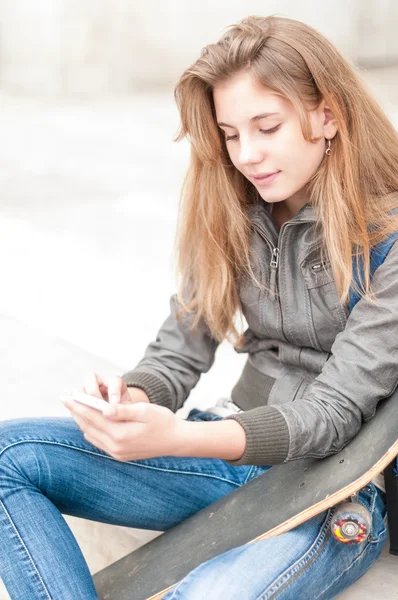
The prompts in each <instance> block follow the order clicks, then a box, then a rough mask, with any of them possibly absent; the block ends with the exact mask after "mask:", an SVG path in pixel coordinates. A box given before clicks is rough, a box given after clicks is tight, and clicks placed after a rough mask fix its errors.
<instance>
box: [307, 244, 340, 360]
mask: <svg viewBox="0 0 398 600" xmlns="http://www.w3.org/2000/svg"><path fill="white" fill-rule="evenodd" d="M300 268H301V273H302V275H303V279H304V283H305V293H306V295H307V304H308V306H309V310H310V316H311V322H310V323H309V324H308V326H309V329H310V331H311V334H312V338H313V340H314V345H315V347H316V349H318V350H323V351H325V352H330V349H331V347H332V345H333V342H334V340H335V338H336V336H337V334H338V333H340V332H341V331H342V330H343V329H344V327H345V325H346V322H347V312H346V309H345V307H344V306H343V304H342V303H341V301H340V298H339V295H338V291H337V287H336V282H335V280H334V276H333V272H332V268H331V264H330V262H329V261H326V262H322V261H321V259H320V257H319V256H318V257H314V256H312V257H309V258H307V259H305V260H304V261H303V262H302V263H301V265H300Z"/></svg>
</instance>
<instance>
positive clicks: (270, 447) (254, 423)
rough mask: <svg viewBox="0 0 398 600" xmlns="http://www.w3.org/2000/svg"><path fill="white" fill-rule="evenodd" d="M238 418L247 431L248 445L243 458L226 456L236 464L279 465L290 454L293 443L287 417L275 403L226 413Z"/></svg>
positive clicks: (229, 461)
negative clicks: (290, 446) (233, 458)
mask: <svg viewBox="0 0 398 600" xmlns="http://www.w3.org/2000/svg"><path fill="white" fill-rule="evenodd" d="M225 419H234V421H238V423H240V425H241V426H242V427H243V429H244V430H245V433H246V448H245V452H244V454H243V456H242V457H241V458H240V459H239V460H226V461H225V462H227V463H228V464H230V465H232V466H239V465H276V464H279V463H283V462H284V461H285V459H286V458H287V455H288V452H289V445H290V435H289V428H288V425H287V422H286V419H285V417H284V416H283V415H282V413H281V412H280V411H279V410H278V409H277V408H275V407H274V406H259V407H257V408H253V409H252V410H248V411H245V412H240V413H236V414H233V415H228V416H227V417H224V420H225Z"/></svg>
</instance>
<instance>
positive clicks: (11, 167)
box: [0, 69, 398, 600]
mask: <svg viewBox="0 0 398 600" xmlns="http://www.w3.org/2000/svg"><path fill="white" fill-rule="evenodd" d="M397 75H398V69H385V70H379V71H374V72H372V73H370V74H369V81H370V85H371V86H372V87H373V89H374V90H375V92H376V95H377V96H378V97H379V99H380V101H381V102H382V104H383V106H384V108H385V110H386V111H387V113H388V114H389V116H390V117H391V118H392V119H393V121H394V122H395V123H396V124H397V125H398V110H397V106H398V104H397V100H398V77H397ZM1 105H2V110H1V111H0V133H1V139H2V144H1V145H0V181H1V187H2V200H1V203H0V213H1V219H0V255H1V256H2V257H3V260H2V281H3V286H2V294H1V296H0V332H1V335H0V353H1V359H2V364H3V369H2V370H1V373H0V384H1V385H2V389H3V392H4V394H3V403H2V405H1V406H0V419H2V420H3V419H9V418H17V417H25V416H45V415H53V416H61V415H63V416H65V415H66V414H69V413H67V411H66V409H65V408H64V407H63V406H62V405H61V404H60V403H59V401H58V397H59V396H60V395H61V394H62V393H64V392H68V391H70V390H71V389H72V388H73V387H76V386H80V385H81V383H82V378H83V376H84V374H85V373H87V372H88V371H96V372H97V373H100V374H103V375H108V374H111V373H116V374H119V375H121V374H122V373H123V372H124V371H125V370H127V369H129V368H132V367H134V366H135V364H136V363H137V362H138V360H139V359H140V358H141V357H142V355H143V353H144V350H145V348H146V345H147V344H148V343H149V341H150V340H152V339H153V338H154V336H155V335H156V332H157V330H158V328H159V327H160V325H161V323H162V322H163V320H164V319H165V318H166V316H167V314H168V299H169V296H170V295H171V293H173V292H174V291H175V287H176V284H175V281H174V278H173V262H172V251H173V239H174V232H175V225H176V218H177V209H178V196H179V189H180V185H181V182H182V178H183V175H184V172H185V169H186V166H187V164H188V156H189V153H188V147H187V145H186V144H185V143H184V142H183V143H180V144H178V145H177V144H173V143H172V141H171V140H172V138H173V136H174V135H175V133H176V130H177V127H178V114H177V111H176V108H175V107H174V103H173V98H172V92H171V91H170V92H168V93H156V94H155V93H154V94H145V95H144V94H143V95H141V96H135V97H131V98H123V99H120V98H119V99H116V98H109V99H102V100H101V101H98V102H81V103H77V102H75V103H61V102H56V103H55V102H43V101H35V100H33V99H29V100H26V99H20V98H10V97H2V98H1ZM245 358H246V357H244V356H239V355H237V354H236V353H235V352H234V351H233V350H232V348H231V347H230V346H228V345H227V344H221V346H220V347H219V349H218V351H217V360H216V365H215V366H214V367H213V369H211V371H210V372H209V373H207V374H206V375H204V376H203V377H202V378H201V381H200V382H199V384H198V386H197V387H196V388H195V389H194V390H193V392H192V393H191V396H190V398H189V400H188V402H187V405H186V406H185V407H184V410H183V414H184V412H187V411H188V410H189V408H190V407H191V406H194V405H195V406H201V407H203V408H205V407H206V406H210V405H211V404H213V403H214V401H215V400H216V399H217V398H219V397H220V396H224V395H229V393H230V390H231V387H232V386H233V384H234V383H235V381H236V380H237V378H238V375H239V372H240V370H241V369H242V367H243V364H244V361H245ZM66 520H67V522H68V523H69V524H70V526H71V528H72V531H73V532H74V534H75V535H76V537H77V539H78V541H79V544H80V545H81V547H82V550H83V553H84V555H85V557H86V559H87V562H88V564H89V567H90V570H91V572H92V573H94V572H96V571H97V570H99V569H100V568H102V567H104V566H105V565H107V564H109V563H110V562H113V561H114V560H116V559H117V558H119V557H121V556H123V555H125V554H127V553H128V552H130V551H131V550H133V549H134V548H135V547H138V546H139V545H141V544H142V543H144V542H145V541H147V540H149V539H151V538H152V537H154V536H156V535H158V532H144V531H142V530H136V529H127V528H122V527H113V526H107V525H104V524H100V523H98V524H97V523H93V522H88V521H84V520H82V519H76V518H72V517H66ZM397 566H398V558H397V557H393V556H391V555H389V554H388V547H387V546H386V547H385V549H384V551H383V554H382V556H381V557H380V559H379V560H378V561H377V563H376V564H375V565H374V567H373V568H372V569H371V570H370V571H369V572H368V573H367V574H366V575H365V577H363V578H362V579H361V580H360V581H359V582H357V583H356V584H354V585H353V586H352V587H351V588H350V589H349V590H348V591H347V592H345V593H344V594H342V595H341V596H340V598H342V599H343V598H344V599H345V600H354V599H359V598H361V600H373V599H374V598H375V597H376V598H383V600H393V599H398V569H397ZM6 598H8V596H7V593H6V592H5V590H3V591H1V590H0V600H5V599H6ZM303 598H304V596H303Z"/></svg>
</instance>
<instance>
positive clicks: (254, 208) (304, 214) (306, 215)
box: [248, 198, 316, 222]
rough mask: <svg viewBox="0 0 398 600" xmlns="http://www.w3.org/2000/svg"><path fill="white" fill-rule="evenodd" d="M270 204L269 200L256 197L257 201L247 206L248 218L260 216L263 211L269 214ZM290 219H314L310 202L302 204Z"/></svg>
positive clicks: (295, 220)
mask: <svg viewBox="0 0 398 600" xmlns="http://www.w3.org/2000/svg"><path fill="white" fill-rule="evenodd" d="M271 205H272V204H271V202H266V201H265V200H263V199H262V198H258V199H257V201H256V202H254V203H253V204H251V205H250V206H249V208H248V215H249V218H250V219H251V218H252V217H254V216H258V217H260V218H261V216H262V215H264V213H268V214H270V210H271ZM290 221H294V222H297V221H316V216H315V211H314V207H313V205H312V203H311V202H307V204H304V206H302V207H301V208H300V210H299V212H298V213H297V215H296V216H295V217H293V219H290Z"/></svg>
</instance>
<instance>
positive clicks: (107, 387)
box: [80, 372, 149, 404]
mask: <svg viewBox="0 0 398 600" xmlns="http://www.w3.org/2000/svg"><path fill="white" fill-rule="evenodd" d="M83 381H84V384H83V385H82V386H81V387H80V391H81V392H84V393H86V394H90V396H95V397H96V398H102V399H103V400H106V401H107V402H110V403H111V404H113V403H117V402H120V403H121V404H134V403H135V402H149V398H148V396H147V395H146V393H145V392H144V390H141V389H140V388H136V387H127V385H126V384H125V382H124V381H123V379H122V378H121V377H119V376H118V375H111V376H110V377H108V379H105V377H103V378H102V377H100V376H99V375H97V374H96V373H93V372H90V373H87V375H86V376H85V377H84V380H83Z"/></svg>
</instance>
